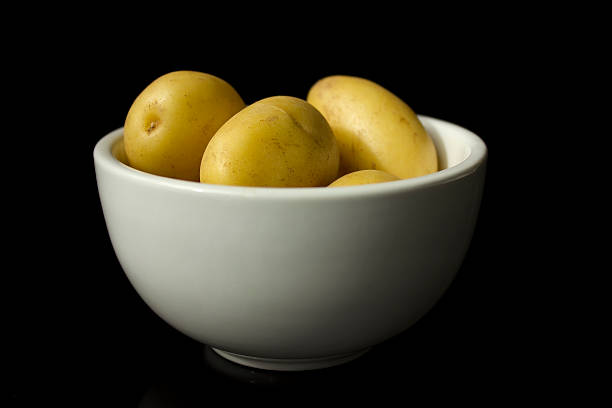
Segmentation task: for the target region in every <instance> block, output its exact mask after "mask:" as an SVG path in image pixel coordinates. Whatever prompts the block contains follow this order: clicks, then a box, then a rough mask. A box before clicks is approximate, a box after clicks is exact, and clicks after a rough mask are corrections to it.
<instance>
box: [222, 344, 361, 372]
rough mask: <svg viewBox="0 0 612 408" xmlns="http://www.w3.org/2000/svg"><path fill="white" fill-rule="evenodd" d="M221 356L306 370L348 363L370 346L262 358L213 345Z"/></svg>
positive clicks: (256, 364) (251, 363) (272, 367)
mask: <svg viewBox="0 0 612 408" xmlns="http://www.w3.org/2000/svg"><path fill="white" fill-rule="evenodd" d="M211 348H212V349H213V350H214V351H215V352H216V353H217V354H219V355H220V356H221V357H223V358H225V359H227V360H229V361H231V362H234V363H237V364H241V365H244V366H248V367H253V368H259V369H262V370H276V371H305V370H317V369H320V368H327V367H333V366H337V365H340V364H344V363H348V362H349V361H352V360H354V359H356V358H358V357H360V356H362V355H363V354H364V353H366V352H367V351H368V350H370V347H368V348H365V349H363V350H359V351H356V352H352V353H345V354H337V355H333V356H328V357H319V358H261V357H251V356H245V355H242V354H236V353H230V352H229V351H224V350H219V349H217V348H214V347H211Z"/></svg>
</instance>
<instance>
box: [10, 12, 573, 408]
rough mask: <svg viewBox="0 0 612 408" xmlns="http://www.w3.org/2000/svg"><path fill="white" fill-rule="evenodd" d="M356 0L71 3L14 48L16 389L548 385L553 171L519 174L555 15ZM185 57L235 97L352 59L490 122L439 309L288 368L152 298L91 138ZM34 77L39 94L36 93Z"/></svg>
mask: <svg viewBox="0 0 612 408" xmlns="http://www.w3.org/2000/svg"><path fill="white" fill-rule="evenodd" d="M364 11H365V12H364V13H363V14H360V15H358V16H357V15H355V16H350V17H346V18H345V19H344V20H342V23H343V24H342V25H339V21H340V20H338V19H337V18H336V17H329V18H325V17H324V16H323V17H321V16H316V18H315V17H312V19H311V20H310V21H308V22H303V21H301V20H300V21H299V22H295V24H287V23H285V24H281V23H280V22H279V20H277V19H272V20H271V21H270V20H265V21H264V20H260V19H259V17H258V16H257V15H252V16H249V15H247V16H246V17H245V18H246V19H247V20H248V19H249V18H251V20H252V21H251V23H253V24H251V25H248V26H246V25H243V24H230V22H232V21H233V20H232V19H233V18H234V17H235V16H234V15H232V14H223V15H218V16H216V18H217V19H218V20H219V21H216V24H214V25H213V24H211V23H212V21H211V20H215V16H213V15H206V18H203V20H202V22H201V23H200V24H201V25H199V26H196V28H197V29H193V26H191V28H192V29H191V30H188V29H187V26H181V25H180V24H179V25H178V26H177V28H174V29H173V30H170V29H169V28H167V29H163V28H159V27H157V28H155V29H153V28H152V27H150V26H148V25H146V24H142V25H138V26H135V27H133V30H125V31H123V30H119V29H120V28H125V26H124V24H125V23H124V22H123V21H121V22H116V23H113V22H110V23H109V22H107V23H106V24H104V25H103V26H94V27H93V28H92V29H89V30H88V29H87V28H91V27H88V25H89V23H88V22H89V20H84V19H82V18H81V19H80V20H79V21H86V22H83V23H80V24H77V25H75V26H70V29H68V30H65V31H59V30H58V31H56V30H51V31H52V32H53V34H54V35H53V36H50V37H46V36H45V35H43V34H44V32H41V35H40V36H39V37H37V38H36V39H34V40H31V41H32V42H28V43H26V46H24V47H21V48H19V53H18V54H19V56H20V57H23V58H27V61H28V62H27V63H24V64H23V66H21V65H17V70H16V71H20V70H21V72H22V73H24V72H25V73H26V78H27V79H26V80H16V81H15V82H16V84H13V85H17V88H18V91H19V92H18V94H19V96H20V97H21V98H22V99H19V100H20V106H22V107H23V109H20V110H19V111H20V112H19V113H21V114H23V115H24V116H25V118H24V119H23V120H24V121H25V122H24V123H26V124H27V126H26V128H27V129H28V131H27V132H24V133H26V134H27V135H28V136H27V137H25V136H24V137H21V140H20V142H22V143H19V144H18V145H17V146H16V147H15V148H14V149H13V151H14V152H15V153H16V154H15V157H16V158H17V161H16V163H14V164H13V163H12V162H11V163H10V171H11V173H10V174H13V175H14V176H15V177H13V181H15V180H16V181H17V183H15V185H13V184H12V183H11V184H10V188H11V191H12V195H11V197H14V199H11V200H9V201H10V204H12V206H11V210H10V212H9V213H8V214H9V219H10V218H15V219H16V220H17V221H20V222H21V224H20V225H19V227H18V228H16V229H15V230H14V231H13V229H11V234H12V237H13V239H12V241H11V245H10V247H7V249H8V251H7V254H6V258H7V261H11V260H12V261H15V262H14V263H13V265H16V269H15V271H16V272H17V273H14V274H10V275H9V276H8V277H7V279H8V282H9V285H8V286H4V287H5V288H8V289H5V291H6V292H7V293H6V296H5V297H4V299H5V300H7V303H8V304H9V305H10V309H9V308H7V309H5V310H11V312H7V316H6V319H5V325H7V330H6V332H7V333H9V336H8V337H9V343H10V346H9V347H8V348H7V349H6V350H7V359H6V360H7V361H8V364H7V365H5V367H8V368H7V370H9V373H10V375H9V377H10V380H9V383H8V384H9V387H8V390H9V392H8V399H9V402H11V403H13V404H15V405H18V406H19V405H23V406H26V405H29V404H30V402H32V401H34V400H43V401H57V402H62V403H64V404H68V405H70V404H72V403H73V402H74V403H76V404H79V405H80V406H97V405H105V404H107V405H106V406H138V404H141V405H140V406H143V407H145V406H197V404H200V405H203V404H205V403H206V402H208V403H212V402H213V399H212V398H213V397H214V396H222V397H224V398H226V399H227V400H228V401H229V402H232V401H234V400H235V399H237V398H239V397H241V396H247V397H248V398H251V397H254V396H259V395H260V394H261V393H265V395H266V397H265V398H266V400H267V401H268V402H269V401H271V400H270V399H269V398H271V397H272V396H279V395H291V397H292V398H298V399H303V398H308V397H314V398H320V400H321V401H323V400H324V399H328V398H330V397H339V398H341V399H342V400H344V401H359V400H360V399H361V398H363V397H366V396H374V397H375V398H383V397H390V396H401V397H402V398H403V399H404V400H405V401H407V402H411V401H412V400H413V398H416V397H417V396H423V395H424V396H426V397H427V398H430V399H431V400H432V401H433V400H437V399H439V398H443V397H451V398H461V397H465V398H467V399H468V400H484V401H489V402H495V401H507V400H509V399H515V400H521V401H523V400H524V399H526V398H527V395H528V393H529V392H531V391H539V395H548V394H547V393H546V392H542V391H544V390H549V389H550V388H548V387H549V384H550V381H549V380H550V379H551V375H550V374H551V372H555V371H556V367H557V364H558V361H555V359H554V358H551V357H552V356H553V355H554V353H555V352H554V349H555V345H554V344H551V343H550V342H549V340H548V337H547V336H546V335H545V334H546V333H547V330H548V328H549V325H550V324H551V319H550V315H549V314H548V313H547V310H548V309H547V308H546V302H545V301H541V302H534V294H535V293H536V292H537V291H538V290H539V289H540V286H539V282H540V277H541V274H542V273H544V271H545V270H546V267H545V266H546V257H545V256H543V250H542V248H541V239H542V237H543V232H542V231H543V230H544V229H546V228H547V226H548V221H546V210H545V208H544V205H543V204H542V203H541V201H540V200H539V199H538V198H537V197H539V196H544V195H546V194H547V192H548V191H549V190H551V189H553V188H554V187H553V185H552V184H551V183H536V184H535V185H534V184H532V183H527V182H526V180H527V179H528V178H529V177H528V175H529V173H530V171H531V166H532V165H533V163H535V162H537V157H538V155H539V154H540V149H541V148H542V146H541V145H540V144H537V143H534V142H532V144H531V146H532V148H531V149H523V148H521V147H520V144H519V143H517V140H520V138H523V139H525V138H528V139H530V140H534V139H535V135H536V133H537V131H536V125H535V124H534V123H533V121H532V120H529V119H532V115H533V113H534V112H535V110H536V108H537V107H538V106H541V105H542V104H543V103H544V95H548V96H550V91H551V90H552V89H555V87H554V80H553V79H552V76H551V69H550V64H549V63H548V61H549V58H553V57H554V54H555V52H556V50H557V49H558V47H559V44H560V42H562V41H561V39H560V37H559V36H560V35H561V34H562V33H561V32H557V31H556V30H555V29H554V28H542V27H541V26H540V20H539V18H537V17H533V16H532V17H529V16H524V15H517V14H512V15H510V16H509V17H508V20H502V19H501V16H502V13H501V12H500V11H495V12H494V11H492V10H489V14H487V17H486V18H483V17H480V18H479V17H478V16H477V15H472V18H471V19H469V20H467V19H465V18H464V17H462V18H459V16H458V15H454V14H453V13H452V11H451V12H449V14H447V15H446V19H444V20H440V19H439V18H438V17H434V15H435V14H431V13H427V14H420V15H419V16H420V17H421V20H422V22H425V24H421V25H418V26H414V24H412V23H413V21H414V20H415V19H416V17H413V16H412V17H410V18H408V17H407V16H406V15H405V14H402V15H399V14H398V15H396V13H394V12H393V11H389V10H386V11H385V12H384V13H381V14H380V15H379V14H376V13H373V14H369V13H368V10H364ZM183 12H184V13H186V11H183ZM292 12H294V13H300V12H301V11H300V10H292ZM179 14H180V13H179ZM518 14H520V13H518ZM90 17H91V16H90ZM157 17H158V18H159V17H160V15H159V14H158V15H157ZM166 18H169V17H166ZM381 23H382V25H380V24H381ZM56 28H59V27H56ZM551 30H552V31H551ZM170 32H171V33H172V34H173V35H172V36H170V35H169V33H170ZM151 38H153V39H154V40H151ZM187 38H190V39H191V40H192V41H186V39H187ZM194 39H195V41H193V40H194ZM179 69H190V70H197V71H202V72H207V73H211V74H214V75H217V76H219V77H221V78H223V79H225V80H226V81H228V82H229V83H230V84H232V85H233V86H234V88H235V89H236V90H237V91H238V92H239V93H240V94H241V96H242V97H243V99H244V100H245V102H246V103H252V102H255V101H256V100H258V99H261V98H264V97H267V96H272V95H292V96H298V97H302V98H305V97H306V93H307V92H308V89H309V87H310V86H311V85H312V84H313V83H314V82H315V81H316V80H317V79H319V78H321V77H323V76H326V75H332V74H345V75H356V76H361V77H365V78H368V79H371V80H373V81H375V82H377V83H379V84H381V85H383V86H385V87H386V88H387V89H389V90H391V91H392V92H394V93H395V94H396V95H398V96H400V97H401V98H402V99H403V100H404V101H406V102H407V103H408V104H409V105H410V106H411V107H412V108H413V109H414V110H415V111H416V112H417V113H419V114H424V115H428V116H433V117H437V118H441V119H445V120H447V121H450V122H454V123H457V124H459V125H461V126H464V127H466V128H468V129H470V130H472V131H473V132H475V133H476V134H478V135H479V136H481V137H482V139H483V140H484V141H485V143H486V144H487V146H488V149H489V161H488V168H487V169H488V170H487V179H486V185H485V192H484V197H483V201H482V206H481V212H480V218H479V221H478V224H477V226H476V230H475V233H474V237H473V241H472V245H471V247H470V249H469V251H468V253H467V255H466V258H465V261H464V264H463V266H462V268H461V270H460V271H459V273H458V275H457V278H456V280H455V281H454V283H453V284H452V286H451V287H450V289H449V290H448V292H447V293H446V294H445V296H444V297H443V298H442V299H441V300H440V302H439V303H438V304H437V305H436V306H435V308H434V309H433V310H431V312H430V313H428V314H427V315H426V316H425V317H424V318H423V319H421V320H420V321H419V322H418V323H417V324H415V325H414V326H413V327H412V328H410V329H409V330H408V331H407V332H405V333H403V334H401V335H399V336H397V337H396V338H393V339H390V340H389V341H387V342H385V343H384V344H381V345H379V346H377V347H375V348H373V349H372V350H371V351H370V352H369V353H367V354H366V355H364V356H363V357H361V358H360V359H358V360H356V361H354V362H352V363H349V364H346V365H344V366H340V367H336V368H332V369H327V370H322V371H316V372H307V373H293V374H281V373H265V372H260V371H258V370H250V369H243V368H240V367H238V366H235V365H233V364H231V363H227V362H224V361H223V360H219V359H215V358H214V357H215V356H214V355H211V354H210V353H207V352H206V349H205V348H204V347H203V346H202V345H200V344H197V343H195V342H194V341H192V340H191V339H189V338H187V337H185V336H183V335H182V334H180V333H178V332H177V331H175V330H174V329H172V328H170V327H169V326H168V325H167V324H166V323H164V322H163V321H162V320H161V319H159V318H158V317H157V316H156V315H154V314H153V313H152V312H151V311H150V310H149V309H148V307H147V306H146V305H145V304H144V303H143V301H142V300H141V299H140V298H139V297H138V295H137V294H136V292H135V291H134V290H133V288H132V287H131V285H130V284H129V282H128V280H127V278H126V277H125V275H124V274H123V272H122V270H121V267H120V266H119V264H118V262H117V260H116V258H115V255H114V252H113V249H112V247H111V244H110V240H109V239H108V234H107V232H106V227H105V224H104V218H103V214H102V210H101V207H100V204H99V199H98V192H97V187H96V180H95V173H94V168H93V158H92V152H93V148H94V145H95V143H96V142H97V141H98V140H99V139H100V138H101V137H103V136H104V135H105V134H107V133H108V132H110V131H112V130H114V129H116V128H118V127H121V126H123V121H124V119H125V115H126V113H127V111H128V109H129V107H130V105H131V103H132V102H133V100H134V99H135V98H136V96H137V95H138V94H139V92H140V91H141V90H142V89H144V88H145V87H146V85H148V83H150V82H151V81H152V80H154V79H155V78H157V77H158V76H160V75H162V74H164V73H167V72H170V71H173V70H179ZM43 85H44V88H42V87H43ZM49 85H50V86H49ZM41 89H44V91H43V92H41ZM32 92H38V93H39V94H41V95H42V97H41V98H36V99H35V102H32V101H31V99H30V98H29V96H31V95H32ZM11 148H12V147H11ZM31 150H35V154H33V156H34V157H35V158H36V159H35V160H34V164H31V161H30V164H28V165H26V164H25V163H26V162H25V161H24V160H20V158H23V155H24V154H25V153H23V152H28V151H31ZM7 186H8V184H7ZM7 188H9V187H7ZM526 214H529V215H530V216H529V218H528V219H527V218H526ZM536 220H537V221H536ZM24 226H25V227H24ZM7 228H8V227H7ZM526 231H528V233H526ZM518 236H520V238H517V237H518ZM7 264H8V262H7ZM540 295H541V293H540ZM540 303H542V304H540ZM540 306H543V307H540ZM552 387H553V389H554V390H555V391H554V392H556V393H557V394H558V393H561V394H563V393H565V392H568V390H563V389H559V388H556V386H555V385H554V382H553V386H552ZM285 392H288V393H290V394H285ZM324 393H325V394H324ZM529 395H532V394H529ZM250 401H256V400H250ZM155 404H157V405H155ZM164 404H165V405H164ZM173 404H174V405H173ZM190 404H192V405H190Z"/></svg>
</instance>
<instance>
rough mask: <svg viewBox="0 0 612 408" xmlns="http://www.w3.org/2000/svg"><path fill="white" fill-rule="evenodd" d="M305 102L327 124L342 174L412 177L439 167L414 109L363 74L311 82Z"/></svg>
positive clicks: (431, 144) (431, 143)
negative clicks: (381, 173) (380, 173)
mask: <svg viewBox="0 0 612 408" xmlns="http://www.w3.org/2000/svg"><path fill="white" fill-rule="evenodd" d="M307 100H308V102H310V103H311V104H312V105H313V106H314V107H315V108H317V109H318V110H319V111H320V112H321V113H322V114H323V116H324V117H325V118H326V119H327V121H328V122H329V124H330V126H331V128H332V130H333V132H334V134H335V136H336V139H337V140H338V147H339V148H340V166H341V169H340V175H342V174H346V173H350V172H354V171H357V170H366V169H374V170H383V171H386V172H388V173H391V174H393V175H395V176H397V177H399V178H410V177H416V176H422V175H425V174H429V173H433V172H435V171H437V170H438V160H437V154H436V148H435V145H434V144H433V141H432V139H431V138H430V137H429V135H428V134H427V132H426V131H425V128H424V127H423V125H422V124H421V122H420V121H419V119H418V117H417V116H416V114H415V113H414V112H413V111H412V109H411V108H410V107H409V106H408V105H407V104H406V103H404V102H403V101H402V100H401V99H400V98H398V97H397V96H395V95H394V94H392V93H391V92H390V91H388V90H387V89H385V88H383V87H382V86H380V85H378V84H376V83H374V82H372V81H369V80H367V79H364V78H359V77H352V76H342V75H336V76H329V77H326V78H323V79H321V80H319V81H318V82H317V83H315V84H314V85H313V86H312V88H311V89H310V90H309V92H308V96H307Z"/></svg>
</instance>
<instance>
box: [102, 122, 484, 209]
mask: <svg viewBox="0 0 612 408" xmlns="http://www.w3.org/2000/svg"><path fill="white" fill-rule="evenodd" d="M418 117H419V119H420V120H421V121H422V123H423V125H424V126H425V128H428V127H432V128H435V130H436V131H437V132H438V133H444V132H449V131H450V132H454V133H455V137H460V138H462V141H463V143H464V144H465V145H466V147H467V148H468V154H467V157H466V158H465V159H464V160H462V161H461V162H459V163H457V164H455V165H453V166H451V167H447V168H445V169H442V170H439V171H437V172H435V173H431V174H426V175H423V176H418V177H413V178H408V179H402V180H397V181H390V182H386V183H375V184H363V185H355V186H343V187H337V188H328V187H282V188H281V187H246V186H229V185H217V184H205V183H200V182H198V181H188V180H179V179H174V178H170V177H164V176H158V175H155V174H150V173H146V172H144V171H141V170H137V169H135V168H133V167H130V166H128V165H126V164H124V163H122V162H121V161H119V160H118V159H117V158H116V157H115V156H114V155H113V154H112V148H113V146H114V144H115V143H116V142H117V141H119V140H120V139H121V138H122V137H123V127H120V128H117V129H115V130H113V131H111V132H110V133H108V134H106V135H105V136H103V137H102V138H101V139H100V140H99V141H98V142H97V143H96V145H95V147H94V151H93V156H94V163H95V167H96V174H97V173H98V171H99V170H98V169H100V170H104V171H107V172H112V173H114V174H115V175H117V176H119V177H125V178H129V179H130V180H131V181H133V182H139V183H142V184H146V185H150V186H151V187H153V186H155V187H158V188H166V189H170V190H177V191H183V192H191V193H195V194H205V195H209V194H215V195H228V196H243V197H254V198H285V199H308V198H310V199H338V198H346V197H349V198H350V197H354V196H360V197H363V196H371V195H381V194H382V195H386V194H394V193H398V192H405V191H408V190H417V189H421V188H427V187H433V186H437V185H441V184H446V183H450V182H453V181H455V180H457V179H461V178H464V177H466V176H469V175H470V174H472V173H474V172H475V171H476V170H477V169H478V168H479V167H481V165H483V164H484V163H485V162H486V159H487V147H486V144H485V143H484V141H483V140H482V139H481V138H480V137H479V136H477V135H476V134H475V133H473V132H472V131H470V130H468V129H466V128H463V127H461V126H459V125H456V124H454V123H451V122H448V121H445V120H442V119H437V118H433V117H430V116H426V115H418Z"/></svg>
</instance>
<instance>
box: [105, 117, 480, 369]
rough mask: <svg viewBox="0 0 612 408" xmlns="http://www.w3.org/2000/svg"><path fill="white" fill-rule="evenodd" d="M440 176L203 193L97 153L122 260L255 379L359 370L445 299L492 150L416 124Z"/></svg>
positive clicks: (116, 134) (155, 305) (151, 298)
mask: <svg viewBox="0 0 612 408" xmlns="http://www.w3.org/2000/svg"><path fill="white" fill-rule="evenodd" d="M420 118H421V120H422V122H423V124H424V125H425V128H426V129H427V131H428V132H429V134H430V135H431V137H432V138H433V139H434V141H435V144H436V146H437V149H438V153H439V159H440V163H441V166H442V167H443V168H444V169H443V170H441V171H439V172H436V173H434V174H429V175H426V176H422V177H417V178H412V179H406V180H400V181H394V182H388V183H381V184H370V185H362V186H352V187H342V188H324V187H321V188H259V187H235V186H221V185H207V184H202V183H197V182H190V181H182V180H175V179H170V178H165V177H160V176H155V175H151V174H147V173H144V172H141V171H138V170H135V169H133V168H131V167H129V166H127V165H125V164H123V163H122V162H121V161H119V160H118V159H117V158H116V157H115V156H114V155H113V146H115V145H116V143H118V142H119V141H120V140H121V139H122V129H117V130H115V131H113V132H111V133H110V134H108V135H106V136H105V137H103V138H102V139H101V140H100V141H99V142H98V143H97V145H96V147H95V149H94V163H95V170H96V177H97V183H98V190H99V194H100V199H101V203H102V208H103V212H104V217H105V220H106V225H107V227H108V232H109V235H110V239H111V241H112V244H113V247H114V250H115V253H116V255H117V258H118V259H119V262H120V263H121V266H122V267H123V269H124V271H125V273H126V274H127V276H128V278H129V280H130V282H131V283H132V284H133V285H134V287H135V289H136V290H137V292H138V293H139V294H140V296H142V298H143V299H144V301H145V302H146V303H147V304H148V305H149V306H150V307H151V309H152V310H153V311H155V313H157V314H158V315H159V316H160V317H161V318H163V319H164V320H165V321H166V322H168V323H169V324H170V325H172V326H173V327H175V328H176V329H178V330H179V331H181V332H183V333H184V334H186V335H187V336H190V337H192V338H193V339H195V340H198V341H200V342H202V343H204V344H207V345H210V346H212V347H213V348H214V349H215V350H216V351H217V352H218V353H219V354H221V355H223V356H224V357H226V358H228V359H230V360H232V361H235V362H238V363H241V364H244V365H248V366H253V367H259V368H266V369H277V370H304V369H312V368H320V367H327V366H331V365H335V364H339V363H342V362H345V361H348V360H351V359H353V358H355V357H357V356H359V355H361V354H362V353H363V352H364V351H365V350H367V349H368V348H369V347H371V346H373V345H376V344H378V343H380V342H382V341H384V340H386V339H389V338H390V337H392V336H394V335H397V334H399V333H400V332H403V331H404V330H406V329H407V328H409V327H410V326H411V325H412V324H413V323H415V322H416V321H417V320H418V319H419V318H420V317H422V316H423V315H424V314H425V313H427V311H428V310H430V308H431V307H432V306H433V305H434V304H435V303H436V301H437V300H438V299H439V298H440V297H441V296H442V295H443V293H444V291H445V289H446V288H447V287H448V286H449V285H450V283H451V281H452V280H453V278H454V276H455V274H456V272H457V271H458V269H459V267H460V265H461V263H462V260H463V257H464V255H465V253H466V250H467V249H468V246H469V244H470V240H471V237H472V233H473V230H474V225H475V222H476V219H477V215H478V210H479V206H480V201H481V195H482V189H483V183H484V177H485V162H486V156H487V149H486V146H485V144H484V143H483V141H482V140H481V139H480V138H479V137H478V136H476V135H475V134H473V133H472V132H470V131H468V130H466V129H464V128H461V127H459V126H457V125H454V124H451V123H448V122H445V121H441V120H438V119H434V118H430V117H423V116H421V117H420Z"/></svg>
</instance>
